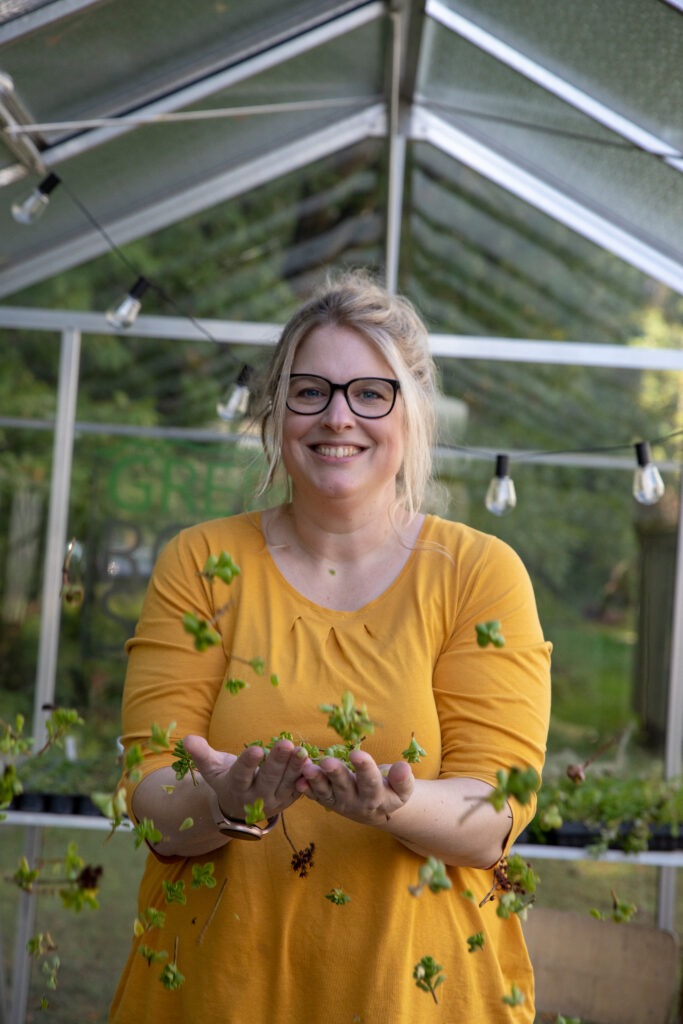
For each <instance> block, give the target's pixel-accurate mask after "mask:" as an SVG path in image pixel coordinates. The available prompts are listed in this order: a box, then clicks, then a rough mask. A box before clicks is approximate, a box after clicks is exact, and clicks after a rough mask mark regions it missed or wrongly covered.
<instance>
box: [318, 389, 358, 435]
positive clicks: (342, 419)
mask: <svg viewBox="0 0 683 1024" xmlns="http://www.w3.org/2000/svg"><path fill="white" fill-rule="evenodd" d="M323 422H324V423H328V424H329V425H330V426H332V427H334V428H335V429H339V428H340V427H345V426H346V425H347V424H348V425H350V426H352V425H353V423H354V415H353V413H352V412H351V409H350V407H349V403H348V402H347V401H346V395H345V394H344V392H343V391H342V390H341V389H339V390H337V391H335V392H334V394H333V395H332V398H331V400H330V404H329V405H328V407H327V409H325V411H324V412H323Z"/></svg>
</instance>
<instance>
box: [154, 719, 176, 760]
mask: <svg viewBox="0 0 683 1024" xmlns="http://www.w3.org/2000/svg"><path fill="white" fill-rule="evenodd" d="M175 726H176V724H175V722H170V723H169V725H168V727H167V728H166V729H162V728H161V726H160V725H157V723H156V722H152V727H151V729H150V736H149V739H148V740H147V746H148V747H149V749H150V750H153V751H154V752H155V753H159V752H160V751H162V750H168V749H169V747H170V746H171V733H172V732H173V730H174V729H175Z"/></svg>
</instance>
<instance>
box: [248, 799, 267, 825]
mask: <svg viewBox="0 0 683 1024" xmlns="http://www.w3.org/2000/svg"><path fill="white" fill-rule="evenodd" d="M265 816H266V815H265V811H264V808H263V800H262V798H261V797H259V798H258V799H257V800H254V802H253V804H245V805H244V820H245V821H246V823H247V825H256V824H257V823H258V822H259V821H263V819H264V818H265Z"/></svg>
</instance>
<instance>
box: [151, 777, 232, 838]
mask: <svg viewBox="0 0 683 1024" xmlns="http://www.w3.org/2000/svg"><path fill="white" fill-rule="evenodd" d="M195 780H196V782H195V781H193V779H192V777H191V776H190V775H189V774H188V775H186V776H185V778H183V779H180V780H177V779H176V775H175V772H174V771H173V769H172V768H159V769H157V771H154V772H151V773H150V774H149V775H147V776H145V778H144V779H143V780H142V781H141V782H140V784H139V785H138V786H137V788H136V790H135V792H134V794H133V807H132V809H133V814H134V815H135V817H136V818H137V819H138V820H141V819H142V818H149V819H151V820H152V821H153V822H154V826H155V828H157V829H158V830H159V831H160V832H161V833H162V835H163V838H162V839H161V840H160V841H159V842H158V843H154V844H152V845H153V847H154V849H155V850H156V852H157V853H160V854H162V855H163V856H165V857H198V856H201V855H202V854H204V853H210V852H211V851H212V850H217V849H218V848H219V847H221V846H225V844H226V843H229V842H230V839H229V838H227V837H226V836H223V835H221V834H220V832H219V831H218V829H217V828H216V825H215V824H214V821H213V817H212V814H211V803H210V801H209V792H210V787H209V786H208V785H207V783H206V782H205V781H204V780H203V779H202V777H201V776H200V775H199V774H197V773H195ZM164 787H173V789H172V791H171V790H170V789H166V788H164ZM188 819H191V820H192V823H193V824H192V826H191V827H190V828H183V829H182V830H181V825H182V824H183V823H184V822H186V821H187V820H188Z"/></svg>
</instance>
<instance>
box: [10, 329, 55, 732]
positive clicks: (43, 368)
mask: <svg viewBox="0 0 683 1024" xmlns="http://www.w3.org/2000/svg"><path fill="white" fill-rule="evenodd" d="M58 360H59V338H58V337H56V336H54V337H53V336H49V335H45V334H30V333H28V332H25V333H24V334H22V335H20V334H18V333H17V334H15V333H14V332H10V331H3V332H0V363H1V364H2V367H3V372H2V373H1V374H0V692H1V704H2V713H1V714H0V717H2V718H3V719H7V718H9V717H11V716H12V715H14V714H16V713H21V714H23V715H25V716H26V718H27V721H28V722H29V723H30V720H31V715H32V712H33V684H34V680H35V678H36V665H37V657H38V636H39V629H40V601H41V592H42V570H43V552H44V537H45V529H46V524H47V510H48V505H49V499H50V473H51V469H52V444H53V435H52V422H53V420H54V414H55V409H56V385H57V372H58ZM22 423H25V424H26V425H25V426H23V427H22ZM31 423H33V425H34V426H35V427H36V428H37V429H29V426H30V424H31Z"/></svg>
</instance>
